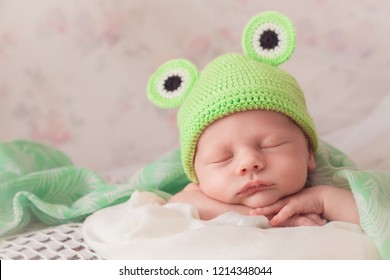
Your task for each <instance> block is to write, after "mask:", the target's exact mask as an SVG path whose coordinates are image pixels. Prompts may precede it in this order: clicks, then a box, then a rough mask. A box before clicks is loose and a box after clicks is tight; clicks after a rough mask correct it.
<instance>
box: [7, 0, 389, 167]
mask: <svg viewBox="0 0 390 280" xmlns="http://www.w3.org/2000/svg"><path fill="white" fill-rule="evenodd" d="M265 10H278V11H281V12H283V13H285V14H287V15H288V16H289V17H290V18H291V19H292V21H293V22H294V23H295V25H296V28H297V33H298V34H297V48H296V51H295V53H294V55H293V57H292V58H291V59H290V60H289V61H288V62H286V63H285V64H283V65H282V66H281V67H282V68H284V69H286V70H287V71H289V72H290V73H291V74H293V75H294V76H295V77H296V79H297V80H298V82H299V83H300V84H301V87H302V88H303V90H304V92H305V94H306V98H307V103H308V107H309V111H310V112H311V114H312V116H313V118H314V120H315V122H316V123H317V129H318V131H319V134H320V136H321V137H322V138H324V139H325V140H328V141H329V142H331V144H333V145H335V146H336V147H338V148H340V149H342V150H344V151H345V152H346V153H347V154H349V155H350V156H351V157H352V158H353V159H354V160H355V161H357V162H358V163H359V164H361V165H362V166H364V167H367V168H381V169H387V170H390V151H389V150H390V149H388V143H390V142H389V141H390V131H389V129H388V128H387V127H390V126H389V123H390V120H389V115H390V114H389V113H388V108H387V106H385V105H384V104H389V105H390V100H389V96H390V95H389V93H390V79H389V78H390V77H389V75H390V51H389V50H390V36H389V31H390V18H389V16H388V15H389V14H390V1H386V0H376V1H367V0H344V1H338V0H295V1H289V0H273V1H271V0H213V1H206V0H198V1H195V0H165V1H155V0H83V1H80V0H30V1H24V0H23V1H22V0H0V141H1V142H3V141H10V140H13V139H30V140H34V141H38V142H42V143H47V144H50V145H53V146H55V147H57V148H58V149H60V150H62V151H63V152H65V153H66V154H67V155H69V156H70V157H71V158H72V159H73V161H74V163H75V164H77V165H80V166H85V167H88V168H92V169H94V170H96V171H98V172H108V171H110V170H119V169H123V170H125V172H128V173H129V174H130V173H131V172H133V171H134V170H135V169H137V168H139V167H141V166H143V165H145V164H147V163H149V162H151V161H153V160H155V159H156V158H157V157H159V156H160V155H162V154H164V153H166V152H167V151H170V150H172V149H174V148H177V147H178V131H177V127H176V110H175V109H171V110H161V109H158V108H156V107H154V106H153V105H152V104H150V103H149V102H148V100H147V98H146V93H145V87H146V83H147V80H148V78H149V76H150V75H151V74H152V73H153V71H154V70H155V69H156V68H157V67H158V66H159V65H161V64H162V63H164V62H165V61H167V60H169V59H173V58H186V59H189V60H191V61H192V62H193V63H194V64H196V65H197V66H198V67H199V68H200V69H201V68H203V67H204V66H205V64H207V62H209V61H210V60H212V59H213V58H215V57H216V56H218V55H220V54H222V53H226V52H241V32H242V29H243V27H244V25H245V24H246V22H247V21H248V20H249V18H250V17H251V16H253V15H255V14H256V13H258V12H261V11H265ZM386 102H387V103H386ZM361 124H363V125H361Z"/></svg>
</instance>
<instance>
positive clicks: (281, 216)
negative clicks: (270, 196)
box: [269, 204, 296, 226]
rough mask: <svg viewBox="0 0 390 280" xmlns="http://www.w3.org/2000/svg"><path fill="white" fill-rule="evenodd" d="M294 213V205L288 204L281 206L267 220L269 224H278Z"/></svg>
mask: <svg viewBox="0 0 390 280" xmlns="http://www.w3.org/2000/svg"><path fill="white" fill-rule="evenodd" d="M295 214H296V211H295V207H293V206H291V205H290V204H288V205H286V206H285V207H283V208H282V209H281V210H280V211H279V213H278V214H276V215H275V216H274V217H273V218H272V219H271V221H270V222H269V223H270V225H271V226H278V225H279V224H282V223H283V222H285V221H287V220H288V219H289V218H291V217H292V216H294V215H295Z"/></svg>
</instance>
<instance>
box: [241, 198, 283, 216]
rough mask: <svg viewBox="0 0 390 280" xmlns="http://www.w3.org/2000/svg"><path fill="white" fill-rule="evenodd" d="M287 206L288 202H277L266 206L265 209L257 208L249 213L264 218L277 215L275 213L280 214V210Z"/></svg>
mask: <svg viewBox="0 0 390 280" xmlns="http://www.w3.org/2000/svg"><path fill="white" fill-rule="evenodd" d="M286 204H287V202H286V201H284V200H279V201H277V202H275V203H274V204H271V205H268V206H264V207H259V208H255V209H253V210H251V211H250V212H249V214H250V215H264V216H267V215H271V214H275V213H277V212H279V211H280V209H282V208H283V207H284V206H285V205H286Z"/></svg>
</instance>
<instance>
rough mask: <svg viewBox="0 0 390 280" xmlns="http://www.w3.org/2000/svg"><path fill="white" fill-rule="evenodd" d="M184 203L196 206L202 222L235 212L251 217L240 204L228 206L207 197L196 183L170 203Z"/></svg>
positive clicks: (174, 197) (246, 208)
mask: <svg viewBox="0 0 390 280" xmlns="http://www.w3.org/2000/svg"><path fill="white" fill-rule="evenodd" d="M174 202H182V203H188V204H191V205H193V206H195V207H196V208H197V209H198V212H199V217H200V218H201V219H202V220H211V219H213V218H215V217H217V216H219V215H221V214H223V213H226V212H229V211H235V212H238V213H240V214H243V215H249V211H250V210H252V208H249V207H247V206H244V205H240V204H227V203H224V202H221V201H218V200H215V199H212V198H210V197H208V196H206V195H205V194H204V193H203V192H202V191H201V189H200V188H199V185H198V184H196V183H190V184H188V185H187V186H186V187H185V188H184V189H183V190H182V191H181V192H179V193H177V194H175V195H174V196H173V197H172V198H171V199H170V200H169V201H168V203H174Z"/></svg>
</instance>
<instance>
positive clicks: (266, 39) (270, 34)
mask: <svg viewBox="0 0 390 280" xmlns="http://www.w3.org/2000/svg"><path fill="white" fill-rule="evenodd" d="M259 41H260V46H261V47H262V48H263V49H267V50H272V49H274V48H275V47H277V46H278V44H279V39H278V34H276V32H275V31H272V30H266V31H264V32H263V34H261V36H260V40H259Z"/></svg>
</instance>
